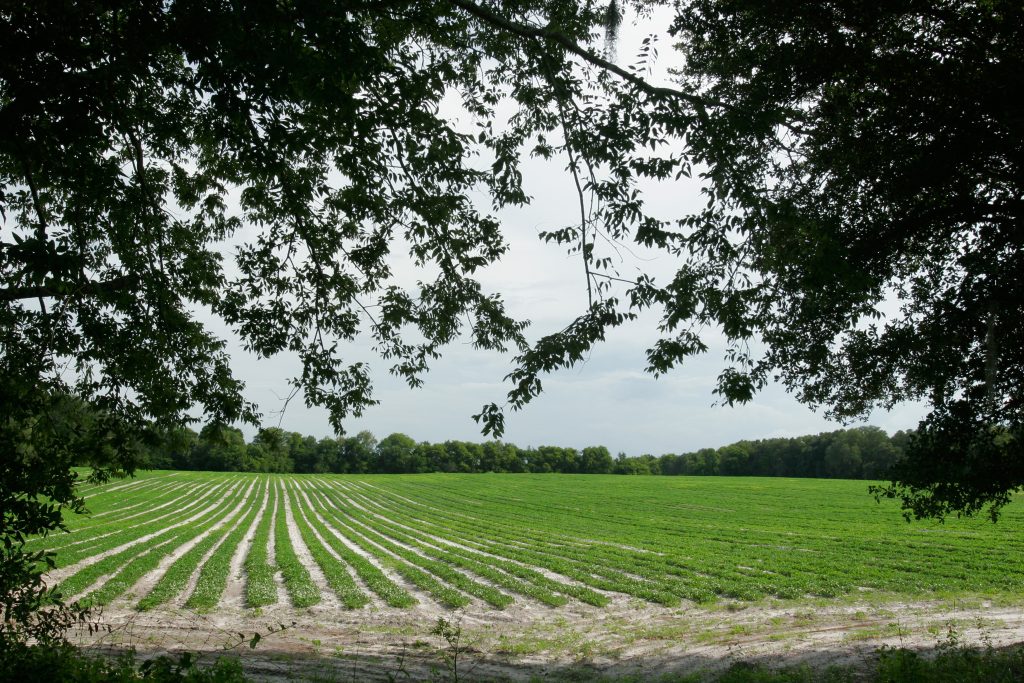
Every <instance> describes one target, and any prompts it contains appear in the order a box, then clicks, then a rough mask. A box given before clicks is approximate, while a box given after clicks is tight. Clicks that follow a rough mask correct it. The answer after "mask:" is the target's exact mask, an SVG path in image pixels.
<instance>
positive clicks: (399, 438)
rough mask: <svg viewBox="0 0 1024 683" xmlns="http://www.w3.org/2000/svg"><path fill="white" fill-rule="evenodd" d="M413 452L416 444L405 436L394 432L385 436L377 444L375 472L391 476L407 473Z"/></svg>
mask: <svg viewBox="0 0 1024 683" xmlns="http://www.w3.org/2000/svg"><path fill="white" fill-rule="evenodd" d="M415 451H416V442H415V441H413V440H412V439H411V438H410V437H408V436H406V435H405V434H399V433H397V432H396V433H394V434H391V435H389V436H386V437H384V438H383V439H381V440H380V443H378V444H377V458H376V467H375V471H377V472H385V473H392V474H398V473H401V472H407V471H409V470H408V469H407V468H408V467H409V464H410V462H411V461H412V458H413V453H414V452H415ZM424 464H426V463H424Z"/></svg>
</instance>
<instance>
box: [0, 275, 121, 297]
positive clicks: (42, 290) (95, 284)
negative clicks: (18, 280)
mask: <svg viewBox="0 0 1024 683" xmlns="http://www.w3.org/2000/svg"><path fill="white" fill-rule="evenodd" d="M137 284H138V280H137V279H136V278H135V277H133V276H130V275H122V276H120V277H115V278H111V279H110V280H99V281H95V280H94V281H91V282H86V283H84V284H78V283H75V284H73V285H71V283H68V286H66V287H52V286H47V285H38V286H35V287H6V288H3V289H0V301H18V300H20V299H35V298H42V297H51V298H64V297H69V296H95V295H97V294H108V293H113V292H120V291H123V290H126V289H131V288H133V287H135V286H136V285H137Z"/></svg>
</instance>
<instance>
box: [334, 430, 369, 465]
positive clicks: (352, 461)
mask: <svg viewBox="0 0 1024 683" xmlns="http://www.w3.org/2000/svg"><path fill="white" fill-rule="evenodd" d="M376 460H377V439H376V438H374V436H373V434H371V433H370V432H368V431H366V430H363V431H361V432H359V433H358V434H356V435H355V436H350V437H347V438H343V439H342V440H341V459H340V463H343V465H341V467H340V468H339V471H342V472H351V473H353V474H363V473H365V472H373V471H375V468H376Z"/></svg>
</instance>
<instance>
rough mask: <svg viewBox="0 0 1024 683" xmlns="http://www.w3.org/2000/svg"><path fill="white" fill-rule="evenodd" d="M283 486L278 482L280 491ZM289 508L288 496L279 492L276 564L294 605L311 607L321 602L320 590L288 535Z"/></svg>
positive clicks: (275, 534)
mask: <svg viewBox="0 0 1024 683" xmlns="http://www.w3.org/2000/svg"><path fill="white" fill-rule="evenodd" d="M281 486H283V482H282V481H278V487H279V489H280V487H281ZM288 507H289V506H288V496H287V495H286V494H285V492H284V491H283V490H279V493H278V497H277V515H276V521H275V524H274V562H275V563H276V564H277V568H278V569H279V570H280V571H281V577H282V578H283V579H284V585H285V588H287V589H288V595H289V596H290V597H291V599H292V605H294V606H295V607H310V606H311V605H315V604H317V603H318V602H320V589H319V588H317V587H316V584H314V583H313V580H312V579H311V578H310V576H309V572H308V571H307V570H306V568H305V567H304V566H302V563H301V562H300V561H299V558H298V556H297V555H296V554H295V549H294V548H293V547H292V539H291V535H290V534H289V533H288Z"/></svg>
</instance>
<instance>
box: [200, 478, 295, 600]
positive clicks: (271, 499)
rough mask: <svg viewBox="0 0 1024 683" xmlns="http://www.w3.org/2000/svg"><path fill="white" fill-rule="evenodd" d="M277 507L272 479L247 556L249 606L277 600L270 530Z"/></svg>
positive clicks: (275, 489) (246, 591)
mask: <svg viewBox="0 0 1024 683" xmlns="http://www.w3.org/2000/svg"><path fill="white" fill-rule="evenodd" d="M276 507H277V486H276V485H275V484H274V483H273V481H271V483H270V489H269V492H268V502H267V503H266V505H265V506H264V509H263V516H262V517H261V518H260V522H259V524H258V525H257V526H256V532H255V533H254V534H253V537H252V545H251V546H249V552H248V554H247V555H246V556H245V565H244V566H245V579H246V580H245V604H246V605H248V606H249V607H263V606H264V605H272V604H274V603H275V602H277V584H275V583H274V568H273V567H272V566H271V564H270V560H269V546H270V530H271V528H272V527H271V524H272V522H273V519H274V510H275V509H276ZM186 606H190V605H186Z"/></svg>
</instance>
